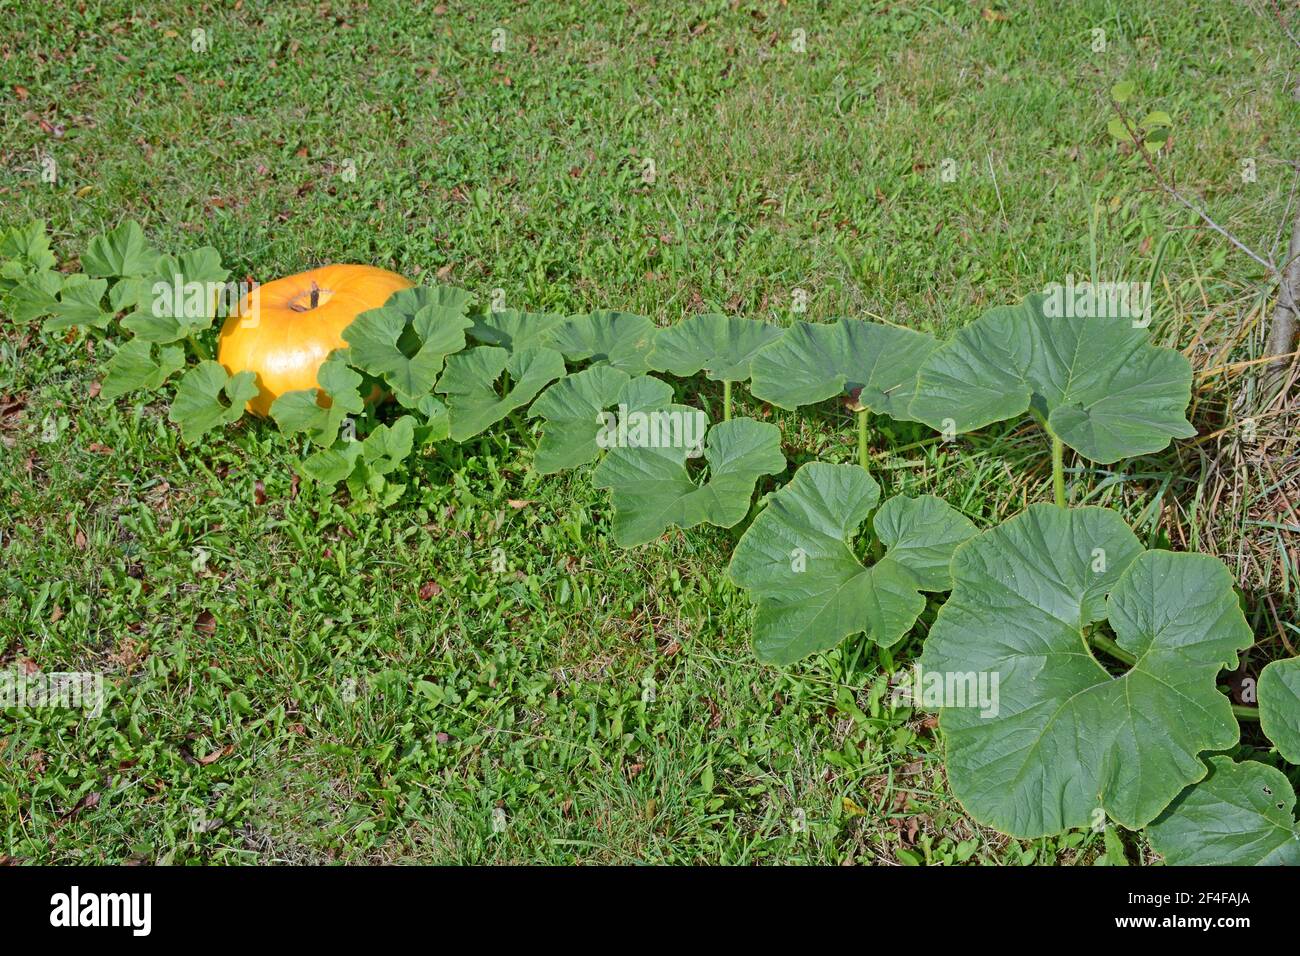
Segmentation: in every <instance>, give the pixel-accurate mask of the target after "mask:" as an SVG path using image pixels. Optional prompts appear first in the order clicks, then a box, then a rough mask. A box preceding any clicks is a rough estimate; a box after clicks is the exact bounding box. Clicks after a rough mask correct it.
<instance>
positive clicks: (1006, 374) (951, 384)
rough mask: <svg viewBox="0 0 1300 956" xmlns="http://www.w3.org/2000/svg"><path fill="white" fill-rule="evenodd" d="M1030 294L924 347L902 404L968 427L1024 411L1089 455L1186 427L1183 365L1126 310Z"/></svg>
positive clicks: (1145, 449) (1149, 441)
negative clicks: (1088, 313) (1081, 308)
mask: <svg viewBox="0 0 1300 956" xmlns="http://www.w3.org/2000/svg"><path fill="white" fill-rule="evenodd" d="M1047 303H1048V298H1047V296H1045V295H1043V294H1035V295H1031V296H1029V297H1028V298H1026V299H1025V300H1024V301H1023V302H1021V303H1020V304H1019V305H1016V306H1003V307H999V308H995V309H991V310H990V311H988V312H986V313H984V315H982V316H981V317H980V318H979V319H977V320H976V321H975V322H974V323H973V324H971V325H968V326H967V327H966V328H964V329H962V330H961V331H960V332H958V333H957V335H956V336H955V337H954V338H953V339H952V340H951V341H949V342H948V343H947V344H945V345H944V346H943V347H941V348H940V349H939V350H938V351H937V352H935V353H934V354H933V355H931V356H930V358H929V359H928V360H927V361H926V363H925V364H924V365H923V366H922V367H921V371H920V373H919V375H918V377H917V392H916V398H915V399H914V400H913V401H912V406H911V414H912V416H913V417H915V418H916V419H917V420H918V421H921V422H924V423H925V424H927V425H929V426H930V427H931V428H936V429H940V430H945V429H946V430H950V431H951V430H955V431H956V432H968V431H972V430H974V429H976V428H982V427H983V426H985V425H988V424H991V423H993V422H999V421H1003V420H1005V419H1008V418H1016V417H1018V416H1020V415H1023V414H1025V413H1026V412H1033V414H1034V415H1035V416H1036V417H1038V418H1039V419H1040V420H1042V421H1044V422H1045V423H1046V425H1047V427H1048V428H1049V429H1050V431H1051V433H1052V434H1053V435H1055V436H1056V437H1057V438H1059V439H1060V440H1061V441H1063V442H1064V443H1065V444H1067V445H1069V446H1070V447H1071V448H1073V449H1074V450H1075V451H1077V452H1078V453H1079V454H1081V455H1083V456H1084V457H1085V458H1088V459H1090V460H1092V461H1096V462H1100V463H1102V464H1110V463H1112V462H1116V461H1119V460H1120V459H1121V458H1128V457H1131V456H1133V455H1141V454H1147V453H1149V452H1155V451H1160V450H1161V449H1162V448H1164V447H1165V446H1167V445H1168V444H1169V442H1170V441H1171V440H1172V439H1174V438H1189V437H1191V436H1193V435H1195V434H1196V429H1194V428H1193V427H1192V426H1191V425H1190V424H1189V423H1188V421H1187V419H1186V417H1185V413H1186V410H1187V403H1188V401H1189V400H1190V397H1191V384H1192V367H1191V364H1190V363H1189V362H1188V361H1187V359H1186V358H1185V357H1183V355H1182V354H1181V353H1179V352H1176V351H1174V350H1173V349H1168V348H1159V347H1156V346H1154V345H1152V344H1151V343H1150V341H1149V340H1148V333H1147V332H1146V330H1145V329H1142V328H1134V326H1133V321H1132V320H1131V319H1129V318H1101V317H1090V318H1066V317H1064V316H1062V317H1051V316H1049V315H1048V314H1047V313H1048V311H1049V309H1048V307H1047Z"/></svg>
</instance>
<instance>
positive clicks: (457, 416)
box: [438, 345, 565, 441]
mask: <svg viewBox="0 0 1300 956" xmlns="http://www.w3.org/2000/svg"><path fill="white" fill-rule="evenodd" d="M564 371H565V369H564V357H563V356H562V355H560V353H559V352H557V351H555V349H549V348H527V349H522V350H521V351H518V352H514V353H511V352H508V351H507V350H505V349H502V348H497V347H496V346H492V345H483V346H479V347H478V348H473V349H469V350H468V351H465V352H461V353H460V354H459V355H453V356H451V357H450V358H449V359H447V371H446V372H445V373H443V376H442V379H441V380H440V381H439V382H438V393H439V394H441V395H446V396H447V406H448V409H449V412H450V415H451V438H452V440H453V441H465V440H466V439H467V438H473V437H474V436H475V435H477V434H479V433H480V432H482V431H484V430H486V429H487V428H488V427H489V426H491V425H494V424H495V423H497V422H499V421H501V419H503V418H505V417H506V416H507V415H509V414H510V413H511V412H512V411H514V410H515V409H516V408H520V407H522V406H524V405H527V404H528V403H529V402H531V401H532V400H533V398H534V396H536V395H537V393H538V392H540V391H541V390H542V389H543V388H545V387H546V386H547V385H549V384H550V383H551V382H553V381H555V380H556V379H557V378H560V377H561V376H562V375H564ZM502 372H506V373H508V374H509V376H510V380H509V383H508V384H507V385H506V387H505V389H504V391H502V390H501V389H500V388H499V387H498V384H497V383H498V380H500V378H501V373H502Z"/></svg>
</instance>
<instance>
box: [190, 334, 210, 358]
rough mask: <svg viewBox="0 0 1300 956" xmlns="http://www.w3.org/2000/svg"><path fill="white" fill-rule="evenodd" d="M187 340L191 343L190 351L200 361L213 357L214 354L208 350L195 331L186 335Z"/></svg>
mask: <svg viewBox="0 0 1300 956" xmlns="http://www.w3.org/2000/svg"><path fill="white" fill-rule="evenodd" d="M185 342H186V343H187V344H188V345H189V347H190V351H191V352H193V353H194V357H195V358H196V359H198V360H199V361H200V362H206V361H208V360H209V359H210V358H212V354H211V353H210V352H209V351H208V350H207V348H206V347H205V346H204V345H203V343H202V342H200V341H199V340H198V338H197V337H196V336H195V335H194V333H193V332H191V333H189V334H188V335H186V336H185Z"/></svg>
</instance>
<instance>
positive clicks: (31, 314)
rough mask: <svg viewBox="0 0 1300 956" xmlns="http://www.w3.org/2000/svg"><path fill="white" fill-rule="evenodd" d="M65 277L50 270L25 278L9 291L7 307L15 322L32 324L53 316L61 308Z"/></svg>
mask: <svg viewBox="0 0 1300 956" xmlns="http://www.w3.org/2000/svg"><path fill="white" fill-rule="evenodd" d="M62 288H63V275H62V274H60V273H58V272H52V271H49V270H46V271H43V272H32V273H30V274H28V275H25V276H23V277H22V278H21V279H19V280H18V282H17V283H16V284H15V285H14V286H12V287H11V288H10V289H9V292H8V294H7V296H6V297H5V300H4V301H5V307H6V308H7V309H8V310H9V312H10V313H11V314H12V315H13V318H14V321H15V322H31V321H32V320H34V319H43V318H44V317H45V316H47V315H53V314H54V312H56V311H57V310H58V308H59V290H61V289H62Z"/></svg>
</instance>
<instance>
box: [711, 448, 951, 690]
mask: <svg viewBox="0 0 1300 956" xmlns="http://www.w3.org/2000/svg"><path fill="white" fill-rule="evenodd" d="M879 499H880V486H879V485H877V484H876V482H875V480H874V479H873V478H872V477H871V476H870V475H869V474H867V473H866V472H865V471H864V470H863V469H862V468H860V467H858V466H857V465H832V464H828V463H825V462H811V463H809V464H806V465H804V466H803V467H801V468H800V469H799V470H798V471H797V472H796V473H795V476H794V479H793V480H792V481H791V482H790V483H789V484H788V485H786V486H785V487H783V488H781V489H780V490H779V491H777V492H776V493H775V494H773V495H772V496H771V498H770V499H769V500H768V503H767V507H766V508H764V509H763V511H762V512H761V513H760V514H759V515H758V517H757V518H755V519H754V523H753V524H752V525H750V526H749V528H748V529H747V530H746V531H745V533H744V535H742V536H741V539H740V542H739V544H737V545H736V550H735V553H734V554H733V555H732V558H731V567H730V572H729V573H730V575H731V578H732V580H734V581H735V582H736V583H737V584H738V585H740V586H741V587H743V588H748V589H749V590H750V592H751V595H750V596H751V599H752V600H753V601H754V602H755V604H756V605H757V611H756V612H755V617H754V652H755V654H756V655H757V656H758V658H759V659H760V660H763V661H768V662H770V663H774V664H791V663H794V662H795V661H798V660H800V659H802V658H804V657H807V656H808V655H810V654H815V653H817V652H819V651H826V650H830V649H831V648H833V647H835V646H836V645H837V644H839V643H840V641H842V640H843V639H844V638H846V637H848V636H849V635H850V634H858V633H862V632H865V633H866V634H867V636H868V637H869V638H871V640H873V641H875V642H876V643H878V644H881V645H882V646H885V647H888V646H890V645H892V644H894V643H896V642H897V641H898V640H900V639H901V638H902V637H903V636H904V635H905V634H906V633H907V632H908V631H909V630H911V628H912V625H913V624H915V623H916V618H917V616H918V615H919V614H920V613H921V611H922V610H924V609H925V598H924V597H923V596H922V594H921V592H922V591H943V590H947V589H948V587H950V579H949V576H948V562H949V559H950V558H951V557H952V553H953V550H954V549H955V548H956V547H957V545H959V544H961V543H962V542H963V541H966V540H968V539H969V538H971V537H972V536H974V534H975V526H974V525H972V524H971V523H970V521H969V520H968V519H967V518H966V517H965V516H964V515H962V514H960V513H959V512H957V511H954V510H953V509H952V508H950V507H948V505H947V504H945V503H944V502H942V501H940V500H939V499H938V498H933V497H930V496H928V495H927V496H925V497H921V498H906V497H902V496H899V497H896V498H891V499H890V500H889V501H886V502H885V504H884V506H883V507H882V508H881V509H880V510H879V511H878V512H876V517H875V520H874V522H873V525H874V528H875V531H876V535H877V538H878V540H879V541H880V543H881V544H883V545H884V546H886V547H887V549H888V550H887V551H886V553H885V555H884V556H883V557H882V558H881V559H880V560H879V561H877V562H876V563H875V564H874V565H872V566H871V567H869V568H867V567H863V565H862V563H861V562H860V561H859V560H858V558H857V555H856V554H855V552H854V549H853V548H852V547H850V545H849V543H848V540H849V539H850V538H851V537H852V536H853V533H854V531H855V530H856V529H857V527H858V526H859V525H860V524H861V523H862V522H863V521H864V520H866V518H867V516H868V515H869V514H871V512H872V511H875V509H876V503H877V502H878V501H879Z"/></svg>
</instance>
